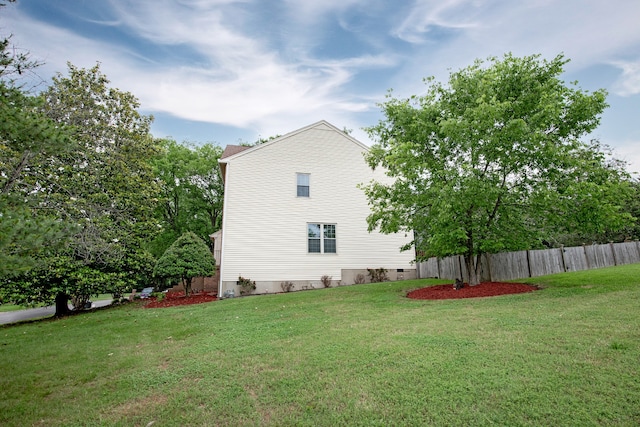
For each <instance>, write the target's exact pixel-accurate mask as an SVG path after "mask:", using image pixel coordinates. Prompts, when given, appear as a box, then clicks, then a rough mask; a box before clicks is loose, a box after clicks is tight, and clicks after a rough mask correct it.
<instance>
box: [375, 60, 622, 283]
mask: <svg viewBox="0 0 640 427" xmlns="http://www.w3.org/2000/svg"><path fill="white" fill-rule="evenodd" d="M566 63H567V60H566V59H565V58H564V57H563V56H562V55H559V56H557V57H555V58H553V59H552V60H543V59H541V58H540V56H539V55H534V56H528V57H523V58H517V57H514V56H512V55H510V54H507V55H505V56H504V57H503V58H501V59H499V58H490V59H489V60H488V61H486V62H485V61H480V60H478V61H476V62H475V63H474V64H473V65H471V66H469V67H467V68H464V69H462V70H460V71H457V72H452V73H451V74H450V78H449V82H448V84H446V85H445V84H441V83H438V82H436V81H435V80H434V79H433V78H429V79H426V81H425V82H426V85H427V89H426V93H425V94H424V95H421V96H412V97H410V98H409V99H396V98H393V97H392V96H391V94H389V97H388V99H387V101H386V102H384V103H383V104H381V107H382V111H383V113H384V116H385V118H384V119H383V120H381V121H380V122H379V123H378V124H377V125H375V126H372V127H370V128H369V129H368V132H369V135H370V136H371V137H372V138H373V139H374V140H376V144H375V145H374V146H373V147H372V149H371V150H370V152H369V154H368V155H367V160H368V162H369V164H370V166H371V167H373V168H375V167H379V166H382V167H384V168H385V169H386V172H387V175H389V176H390V177H391V178H393V180H392V183H382V182H372V183H369V184H368V185H365V186H363V188H364V190H365V192H366V195H367V197H368V199H369V201H370V204H371V209H372V212H371V215H370V216H369V218H368V223H369V228H370V229H374V228H376V227H378V228H379V229H380V230H381V231H382V232H386V233H391V232H397V231H401V230H405V231H409V230H410V231H414V232H415V242H414V244H415V248H416V251H417V254H418V255H419V256H420V257H427V256H448V255H464V258H465V263H466V267H467V271H468V274H469V282H470V284H472V285H473V284H477V283H478V282H479V279H480V274H479V273H480V266H481V263H480V256H481V255H482V254H483V253H488V252H498V251H506V250H520V249H527V248H530V247H532V246H537V245H539V244H540V241H541V239H542V238H545V237H548V236H549V235H553V234H554V233H558V232H559V231H560V230H563V231H573V230H582V231H585V232H597V231H601V230H603V229H606V228H608V229H616V228H620V227H622V226H623V225H625V224H626V223H628V221H629V220H630V216H629V215H628V214H627V213H625V212H624V211H623V209H621V206H620V205H621V203H624V200H625V199H626V197H627V196H628V185H626V184H628V180H627V179H626V178H627V175H626V173H625V172H624V170H623V169H622V168H621V167H620V165H619V163H616V162H608V161H607V157H606V156H605V154H604V153H603V151H602V150H601V149H600V147H599V145H598V144H597V143H595V144H594V143H590V142H584V141H583V137H584V136H585V135H587V134H588V133H589V132H591V131H592V130H593V129H594V128H595V127H596V126H597V125H598V123H599V118H600V114H601V113H602V111H603V110H604V109H605V108H606V106H607V104H606V100H605V98H606V93H605V91H604V90H597V91H595V92H592V93H589V92H586V91H583V90H581V89H579V88H577V87H576V86H575V85H566V84H565V83H564V82H563V81H562V80H561V78H560V76H561V74H562V73H563V68H564V65H565V64H566Z"/></svg>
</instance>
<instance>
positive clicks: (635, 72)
mask: <svg viewBox="0 0 640 427" xmlns="http://www.w3.org/2000/svg"><path fill="white" fill-rule="evenodd" d="M613 65H614V66H616V67H617V68H619V69H620V70H622V75H621V76H620V78H619V79H618V80H617V81H616V82H615V84H614V86H613V90H614V91H615V93H616V94H618V95H620V96H631V95H637V94H640V59H639V60H637V61H634V62H614V63H613Z"/></svg>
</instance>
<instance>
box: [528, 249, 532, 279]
mask: <svg viewBox="0 0 640 427" xmlns="http://www.w3.org/2000/svg"><path fill="white" fill-rule="evenodd" d="M527 271H528V272H529V277H532V276H531V258H530V257H529V249H527Z"/></svg>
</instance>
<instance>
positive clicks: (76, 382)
mask: <svg viewBox="0 0 640 427" xmlns="http://www.w3.org/2000/svg"><path fill="white" fill-rule="evenodd" d="M526 282H527V283H535V284H540V285H542V286H543V287H544V289H543V290H541V291H536V292H531V293H525V294H518V295H511V296H500V297H493V298H479V299H466V300H449V301H414V300H409V299H407V298H405V297H404V294H405V293H406V291H407V290H409V289H414V288H418V287H422V286H426V285H429V284H435V283H441V282H437V281H434V280H431V281H429V280H418V281H405V282H393V283H381V284H372V285H357V286H349V287H340V288H334V289H322V290H315V291H304V292H294V293H289V294H279V295H268V296H254V297H245V298H236V299H228V300H224V301H217V302H213V303H208V304H203V305H197V306H183V307H176V308H170V309H142V308H140V306H139V305H138V304H129V305H125V306H122V307H114V308H110V309H106V310H97V311H95V312H91V313H87V314H83V315H78V316H72V317H70V318H66V319H62V320H51V321H42V322H37V323H30V324H23V325H17V326H7V327H1V328H0V361H1V363H2V366H3V370H2V372H3V373H2V375H0V425H3V426H30V425H38V426H40V425H43V426H93V425H104V426H114V425H115V426H118V425H120V426H147V425H148V424H149V423H151V422H155V423H154V424H153V425H154V426H155V427H159V426H195V425H198V426H201V425H204V426H207V425H209V426H239V425H251V426H342V425H356V426H391V425H437V426H439V425H442V426H484V425H500V426H551V425H553V426H602V425H615V426H637V425H640V372H639V370H640V264H636V265H631V266H624V267H616V268H609V269H602V270H595V271H588V272H580V273H566V274H562V275H555V276H548V277H542V278H535V279H528V280H526Z"/></svg>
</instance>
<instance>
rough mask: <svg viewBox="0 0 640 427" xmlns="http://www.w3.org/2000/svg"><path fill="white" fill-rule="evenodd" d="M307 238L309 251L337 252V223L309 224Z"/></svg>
mask: <svg viewBox="0 0 640 427" xmlns="http://www.w3.org/2000/svg"><path fill="white" fill-rule="evenodd" d="M307 239H308V252H309V253H317V254H335V253H336V249H337V246H336V225H335V224H311V223H310V224H307Z"/></svg>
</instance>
